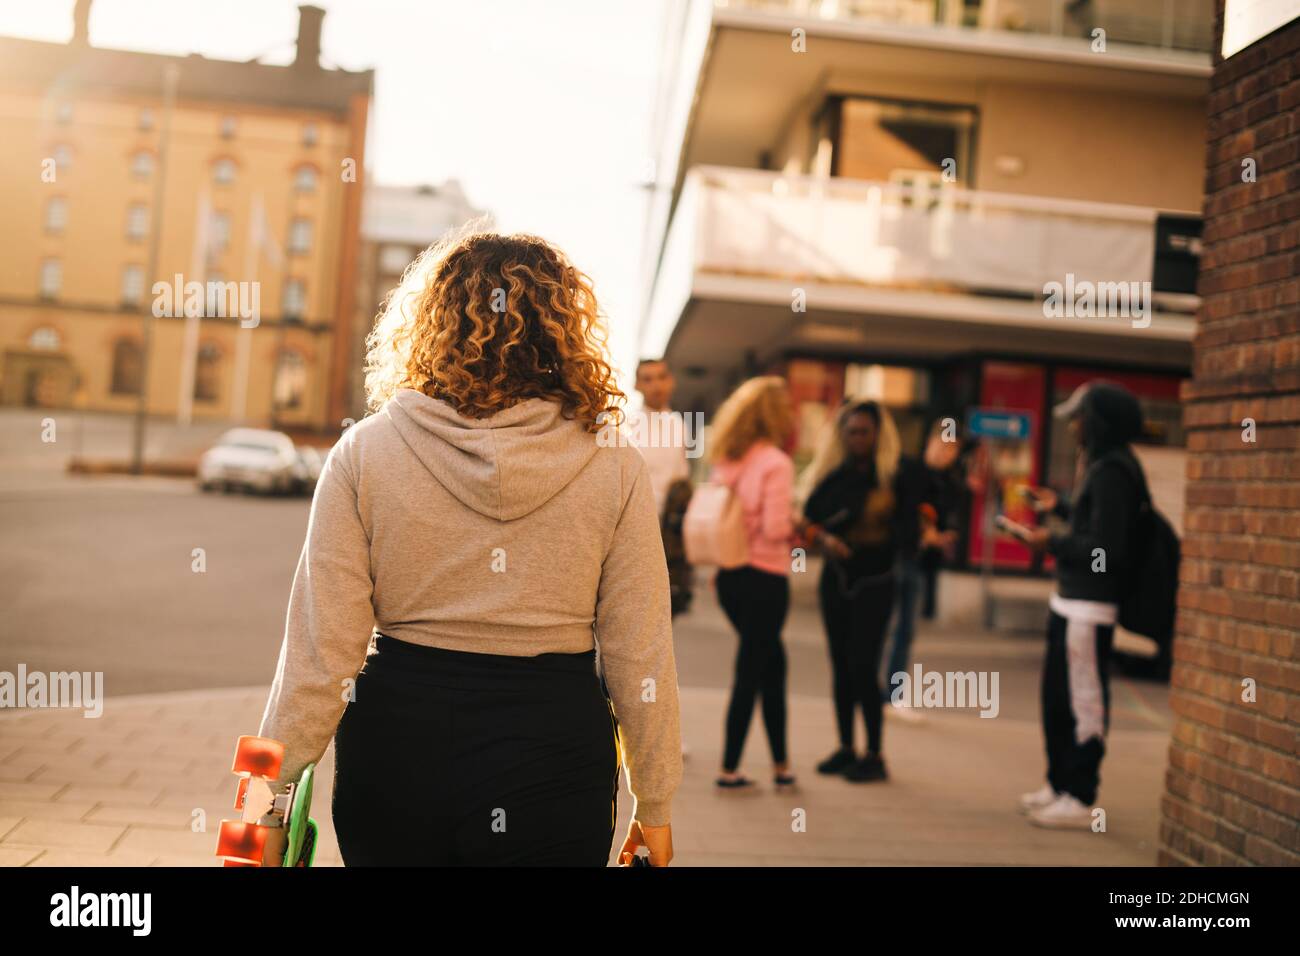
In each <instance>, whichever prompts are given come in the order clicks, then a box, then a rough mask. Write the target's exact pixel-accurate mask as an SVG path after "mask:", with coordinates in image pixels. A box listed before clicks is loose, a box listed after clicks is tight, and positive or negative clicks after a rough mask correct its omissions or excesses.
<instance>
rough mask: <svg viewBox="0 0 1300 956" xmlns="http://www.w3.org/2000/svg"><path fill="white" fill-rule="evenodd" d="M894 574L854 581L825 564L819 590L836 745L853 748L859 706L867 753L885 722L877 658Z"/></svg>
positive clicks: (877, 744) (877, 742) (877, 746)
mask: <svg viewBox="0 0 1300 956" xmlns="http://www.w3.org/2000/svg"><path fill="white" fill-rule="evenodd" d="M895 589H896V583H895V580H894V577H893V575H886V576H884V577H882V578H874V579H865V580H860V581H856V582H855V581H853V580H852V579H847V580H846V579H845V578H843V577H841V573H840V569H839V568H837V567H836V566H834V565H832V564H831V563H830V562H827V564H826V566H825V567H824V568H823V569H822V576H821V581H820V585H819V588H818V590H819V596H820V598H821V607H822V622H823V623H824V624H825V626H826V639H827V642H828V643H829V644H830V652H831V677H832V685H833V689H834V694H835V721H836V723H837V724H838V726H839V731H840V746H841V747H843V748H845V749H846V750H852V749H853V717H854V714H855V712H856V708H857V707H858V706H861V708H862V718H863V720H864V721H865V722H866V725H867V752H868V753H872V754H879V753H880V732H881V724H882V723H883V720H884V715H883V704H882V702H881V694H880V683H879V674H880V654H881V651H882V650H883V648H884V646H885V629H886V628H887V627H888V626H889V617H890V614H891V613H892V612H893V609H894V591H895Z"/></svg>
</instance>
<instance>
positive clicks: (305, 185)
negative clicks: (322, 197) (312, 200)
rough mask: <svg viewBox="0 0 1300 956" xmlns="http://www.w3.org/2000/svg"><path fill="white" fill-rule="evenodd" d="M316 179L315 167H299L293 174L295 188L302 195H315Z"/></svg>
mask: <svg viewBox="0 0 1300 956" xmlns="http://www.w3.org/2000/svg"><path fill="white" fill-rule="evenodd" d="M316 179H317V176H316V167H315V166H299V167H298V168H297V169H296V170H295V171H294V174H293V188H294V189H295V190H297V191H298V192H300V193H314V192H315V191H316Z"/></svg>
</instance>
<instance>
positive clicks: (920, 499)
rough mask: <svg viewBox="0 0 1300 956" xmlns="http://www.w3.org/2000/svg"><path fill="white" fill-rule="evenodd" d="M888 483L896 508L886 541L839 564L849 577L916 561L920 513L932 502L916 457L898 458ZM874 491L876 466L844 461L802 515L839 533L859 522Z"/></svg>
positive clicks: (817, 491) (883, 571) (919, 540)
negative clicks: (860, 466)
mask: <svg viewBox="0 0 1300 956" xmlns="http://www.w3.org/2000/svg"><path fill="white" fill-rule="evenodd" d="M892 485H893V491H894V501H895V507H894V514H893V518H892V520H891V522H890V530H891V534H890V536H889V541H888V542H887V543H886V544H885V546H884V547H881V548H872V549H869V550H862V551H855V552H854V554H853V556H852V557H851V558H849V559H848V560H847V561H845V562H843V563H844V565H845V566H846V568H847V569H848V570H849V572H850V576H851V577H861V576H863V575H876V574H883V573H885V572H887V571H890V570H892V569H893V567H894V565H895V563H896V562H897V561H898V559H899V558H900V557H904V558H914V557H916V554H917V551H918V550H919V549H920V543H921V519H920V510H919V509H920V506H921V504H922V503H924V502H930V500H931V498H932V494H931V486H930V483H929V481H928V480H927V477H926V475H925V469H924V467H923V466H922V465H921V463H920V462H919V461H917V460H916V459H914V458H901V459H899V462H898V470H897V471H895V472H894V478H893V482H892ZM875 487H876V472H875V468H874V467H873V468H871V469H869V470H867V471H863V470H861V469H858V468H856V467H854V465H853V464H852V463H851V462H845V463H844V464H843V465H841V466H840V467H839V468H837V469H835V470H834V471H833V472H831V473H830V474H829V475H827V476H826V477H825V478H823V479H822V480H821V482H820V483H819V484H818V485H817V487H816V488H814V489H813V492H812V494H811V495H809V496H808V503H807V504H806V505H804V516H805V517H806V518H807V519H808V520H809V521H811V522H813V523H814V524H819V525H821V526H822V527H823V528H825V529H826V530H827V531H829V532H831V533H832V534H836V535H841V534H843V533H844V531H845V529H847V528H849V527H851V526H852V525H853V524H854V523H855V522H856V521H857V520H858V516H859V515H860V514H861V513H862V506H863V505H864V504H866V500H867V494H868V493H869V492H870V491H871V489H873V488H875ZM931 503H932V502H931Z"/></svg>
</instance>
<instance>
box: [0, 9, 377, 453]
mask: <svg viewBox="0 0 1300 956" xmlns="http://www.w3.org/2000/svg"><path fill="white" fill-rule="evenodd" d="M299 12H300V21H299V33H298V40H297V54H296V58H295V60H294V62H293V63H291V64H289V65H287V66H271V65H267V64H263V63H258V62H247V63H237V62H229V61H220V60H210V59H207V58H205V57H202V56H199V55H197V54H194V55H190V56H188V57H177V56H163V55H157V54H151V53H137V52H130V51H123V50H106V49H98V48H95V47H92V46H90V44H89V42H88V33H87V30H88V23H89V14H90V0H78V3H77V6H76V12H75V13H74V35H73V37H72V39H71V41H70V42H69V43H67V44H58V43H45V42H37V41H31V40H21V39H14V38H9V37H0V139H3V141H4V142H5V144H6V148H5V149H4V150H0V208H3V209H4V211H5V217H4V225H5V228H4V229H3V230H0V263H2V265H0V353H2V356H3V364H0V401H3V403H4V404H7V405H39V406H46V407H56V408H57V407H69V406H75V407H82V408H88V409H93V410H102V411H110V412H113V411H115V412H124V413H126V412H135V411H136V410H137V408H138V407H139V405H140V402H141V387H142V385H143V386H144V392H145V401H146V403H147V411H148V412H149V413H150V414H151V415H158V416H168V417H175V418H176V419H178V420H179V421H181V422H188V421H190V420H196V419H215V420H223V419H228V420H240V421H247V422H250V423H255V424H274V425H276V426H278V427H304V428H314V429H326V428H334V427H337V423H338V422H339V421H340V420H341V419H342V418H343V417H345V416H346V414H347V408H348V385H349V376H348V369H349V366H350V365H351V364H353V363H355V362H359V361H360V358H359V356H358V355H357V354H356V347H355V345H354V342H353V338H354V337H353V336H351V335H350V334H349V332H350V322H351V317H352V312H353V308H354V305H353V300H354V295H355V287H356V278H357V268H358V262H357V259H358V240H359V233H360V221H361V209H362V186H363V183H364V179H365V177H364V158H365V156H364V154H365V132H366V121H367V115H368V112H369V109H370V99H371V95H372V89H373V82H374V74H373V72H372V71H366V72H348V71H343V70H330V69H324V68H322V67H321V66H320V65H319V62H318V61H319V53H320V34H321V24H322V21H323V18H324V11H323V10H321V9H319V8H317V7H311V6H303V7H300V10H299ZM155 229H157V232H156V233H155ZM178 289H179V290H180V292H181V293H182V294H181V295H180V296H179V297H178V296H176V295H174V294H173V292H174V290H178ZM187 300H188V301H189V304H190V306H191V307H190V309H189V314H188V315H187V312H186V309H185V303H186V301H187ZM145 379H147V381H145Z"/></svg>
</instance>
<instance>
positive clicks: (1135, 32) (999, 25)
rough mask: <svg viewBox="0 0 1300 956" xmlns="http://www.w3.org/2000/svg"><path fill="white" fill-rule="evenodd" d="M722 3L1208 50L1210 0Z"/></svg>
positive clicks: (868, 20)
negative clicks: (1098, 34) (1099, 33)
mask: <svg viewBox="0 0 1300 956" xmlns="http://www.w3.org/2000/svg"><path fill="white" fill-rule="evenodd" d="M716 4H717V6H719V7H728V8H732V9H742V10H759V11H767V12H770V13H780V14H786V15H794V16H809V17H818V18H821V19H828V20H845V21H849V22H861V23H878V24H887V25H896V26H918V27H919V26H939V27H952V28H956V29H970V30H1003V31H1011V32H1017V33H1033V34H1043V35H1047V36H1059V37H1075V38H1080V39H1085V40H1089V41H1091V40H1092V39H1093V31H1094V30H1095V29H1102V30H1104V31H1105V36H1106V41H1107V42H1108V43H1110V42H1115V43H1128V44H1134V45H1138V46H1147V47H1159V48H1162V49H1170V50H1189V51H1194V52H1197V53H1208V52H1209V51H1210V47H1211V45H1212V42H1213V36H1214V2H1213V0H1082V2H1080V0H983V2H981V3H976V4H968V3H965V2H963V0H716Z"/></svg>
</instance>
